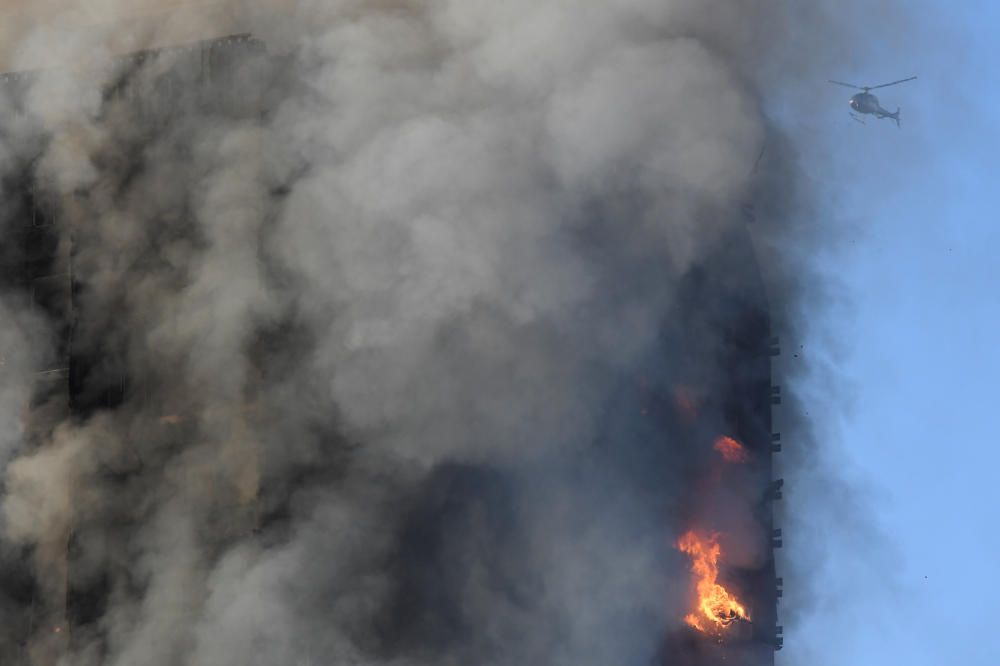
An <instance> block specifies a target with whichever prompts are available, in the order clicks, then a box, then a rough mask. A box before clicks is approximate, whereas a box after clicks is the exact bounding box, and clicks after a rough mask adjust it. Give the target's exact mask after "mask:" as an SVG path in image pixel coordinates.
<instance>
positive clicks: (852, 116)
mask: <svg viewBox="0 0 1000 666" xmlns="http://www.w3.org/2000/svg"><path fill="white" fill-rule="evenodd" d="M847 115H849V116H850V117H851V118H852V119H853V120H854V121H855V122H859V123H861V124H862V125H867V124H868V123H866V122H865V121H863V120H861V118H859V117H858V116H856V115H854V114H853V113H848V114H847Z"/></svg>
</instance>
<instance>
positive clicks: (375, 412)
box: [0, 0, 841, 666]
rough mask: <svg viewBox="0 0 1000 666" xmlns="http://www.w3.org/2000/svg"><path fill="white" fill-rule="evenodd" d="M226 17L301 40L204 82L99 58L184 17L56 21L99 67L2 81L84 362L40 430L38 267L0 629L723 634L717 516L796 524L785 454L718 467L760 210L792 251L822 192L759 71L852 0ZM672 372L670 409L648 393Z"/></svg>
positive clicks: (182, 656)
mask: <svg viewBox="0 0 1000 666" xmlns="http://www.w3.org/2000/svg"><path fill="white" fill-rule="evenodd" d="M789 4H790V5H793V4H795V3H789ZM108 8H110V10H112V11H114V10H116V9H117V5H114V4H113V3H109V4H108ZM207 16H210V17H213V18H211V19H210V20H209V21H208V24H209V26H210V27H209V28H206V26H205V25H199V26H198V27H199V29H208V30H209V31H210V32H216V33H220V32H224V31H228V30H230V24H229V23H225V24H223V23H221V21H222V19H221V18H219V17H222V16H225V17H227V18H226V20H227V21H228V20H229V19H230V18H232V17H234V16H235V17H237V18H238V19H239V20H238V23H239V25H240V26H241V29H245V30H247V31H249V32H251V33H252V34H254V35H255V36H258V37H259V38H260V39H261V40H263V42H264V43H265V44H267V48H268V49H269V50H270V51H271V53H270V54H269V55H267V56H266V57H265V56H264V55H260V54H258V55H252V54H250V52H249V51H245V50H242V49H244V47H243V46H239V45H238V44H237V45H234V46H233V47H232V50H231V54H233V55H231V56H226V57H230V58H231V62H230V63H229V68H228V70H227V71H228V72H229V73H228V74H227V76H226V77H225V78H224V79H220V80H218V81H214V82H213V83H212V85H213V88H212V90H213V92H212V95H213V97H212V100H213V101H206V99H205V92H204V91H205V85H204V82H203V77H204V69H203V67H204V63H203V62H202V61H198V60H196V58H195V57H194V56H192V55H191V53H192V51H186V50H184V49H178V50H175V51H168V52H165V53H164V54H163V55H162V56H160V57H159V58H156V59H152V58H151V59H148V60H137V59H131V60H114V61H112V62H113V63H114V64H112V65H108V64H107V62H108V61H107V58H106V56H108V55H109V54H111V53H114V52H116V51H118V50H120V47H118V46H115V44H120V43H122V42H123V41H128V40H131V42H130V47H129V48H130V49H132V50H135V48H137V47H142V46H143V45H157V46H159V45H161V44H162V43H164V42H169V41H176V40H177V39H178V38H177V37H176V34H178V33H176V32H175V31H178V30H179V28H178V27H177V24H176V23H170V22H168V23H167V24H166V25H167V27H166V28H164V30H169V31H170V35H171V37H170V38H169V39H167V38H165V37H164V35H163V34H162V33H158V32H157V30H156V29H155V26H153V27H150V25H149V24H142V25H143V28H142V29H133V30H131V31H130V32H129V35H128V40H125V38H124V37H123V36H122V35H121V34H119V32H118V30H120V28H119V27H116V26H119V25H121V24H120V23H116V21H115V20H111V19H114V18H115V16H114V14H113V13H112V14H111V15H110V19H109V20H107V21H106V22H105V23H102V24H97V25H96V27H93V26H92V27H91V29H90V30H88V31H78V32H77V33H73V34H75V35H77V36H76V37H74V38H73V39H70V40H58V41H59V43H58V48H56V47H55V46H53V47H52V48H53V50H57V51H59V52H60V53H61V54H62V56H61V57H62V60H63V62H64V63H85V64H84V65H82V66H81V65H77V66H70V67H67V66H63V67H60V68H55V69H52V70H51V71H45V72H40V73H36V74H32V75H31V76H28V77H25V78H23V79H20V80H19V82H18V83H17V86H19V87H18V89H17V90H14V86H12V87H11V89H10V90H9V91H8V95H7V98H6V99H4V100H3V103H4V112H3V118H4V120H3V123H2V125H3V165H4V168H5V170H6V171H7V172H8V173H9V175H10V177H11V178H12V179H15V176H16V175H17V174H21V173H28V174H29V176H28V181H29V182H30V186H31V188H32V191H33V192H34V196H35V198H36V200H37V202H39V203H38V205H39V206H40V207H41V208H43V209H44V210H45V211H46V214H47V215H49V216H50V217H51V219H52V220H53V224H55V225H57V228H58V235H59V237H60V238H62V239H65V242H67V243H69V240H70V239H71V241H72V244H71V249H67V250H66V251H65V252H64V253H62V254H59V258H57V260H56V265H55V266H54V268H53V272H60V271H65V272H67V273H69V272H71V273H72V275H73V279H74V281H75V284H76V285H77V286H76V287H75V288H74V293H73V308H74V313H75V315H74V321H75V325H74V329H73V331H72V335H71V339H72V348H73V354H74V355H75V357H77V358H86V359H88V361H87V367H86V368H84V369H76V368H74V369H71V370H72V372H71V375H72V376H71V378H70V381H71V382H74V396H75V398H74V400H76V401H77V404H76V405H75V406H72V407H73V408H72V409H61V408H60V407H59V405H58V404H56V403H58V401H59V398H58V397H50V398H48V399H47V400H48V401H46V400H41V399H36V402H39V403H40V404H38V405H37V406H36V407H35V409H34V410H33V411H32V412H31V413H32V414H37V415H38V416H37V417H36V420H38V421H39V424H38V426H37V427H36V428H35V429H34V430H32V431H31V433H28V432H27V431H26V430H25V428H24V427H23V425H21V419H22V413H23V412H24V411H25V409H26V407H27V403H28V401H29V399H30V397H31V393H32V388H31V381H30V379H29V376H30V374H31V372H32V371H34V370H40V369H42V368H46V367H49V366H50V365H51V363H50V361H51V359H52V358H53V357H56V356H58V353H57V352H56V351H53V348H54V347H55V346H56V345H55V343H49V342H48V341H49V340H51V339H52V338H55V337H57V332H56V331H51V330H50V331H49V332H45V333H43V332H42V331H43V330H44V329H43V327H42V324H41V323H40V321H41V318H40V317H39V316H37V315H34V316H31V314H30V311H29V308H28V307H27V306H26V305H24V304H22V303H21V302H20V301H19V300H18V298H19V297H18V296H17V294H18V293H19V292H18V291H17V290H16V289H10V290H9V296H7V297H5V301H4V303H5V306H4V307H5V310H6V311H8V312H9V314H7V313H5V314H4V321H5V324H4V326H3V327H2V329H0V340H2V341H3V343H4V352H3V377H2V379H0V418H3V420H4V425H5V426H6V427H5V428H4V431H3V432H4V433H5V434H4V436H3V439H2V440H0V461H2V462H3V463H4V465H5V470H4V481H3V490H4V496H3V504H2V509H3V513H2V516H3V518H2V520H3V523H2V525H3V546H2V547H3V553H4V561H5V562H11V563H13V562H16V561H19V560H18V558H19V557H22V556H23V557H25V558H27V561H28V564H27V567H28V569H29V572H28V573H27V574H26V579H27V580H31V581H34V582H33V583H31V584H30V585H29V584H28V583H24V584H23V585H22V587H24V586H28V587H30V588H31V589H23V590H21V593H20V596H17V595H14V596H12V597H11V599H9V600H6V601H5V602H4V611H5V616H9V617H13V618H15V620H14V621H13V622H9V623H5V627H4V629H3V630H2V631H3V632H4V633H5V635H4V636H3V643H2V646H0V648H2V649H3V650H6V652H4V653H3V658H4V660H5V663H30V664H48V663H55V659H56V655H62V661H61V662H59V663H64V664H74V665H80V666H83V665H87V666H90V665H94V666H96V665H98V664H101V665H104V664H108V665H114V666H167V665H173V664H194V665H206V666H209V665H211V666H226V665H230V664H231V665H233V666H235V665H240V666H246V665H252V664H262V665H263V664H354V663H365V664H398V665H402V664H435V665H439V664H533V663H548V664H575V665H577V666H581V665H589V664H593V665H595V666H596V665H604V664H608V663H637V664H638V663H649V662H651V661H652V660H654V659H657V658H660V659H663V660H664V661H665V663H694V662H691V661H690V660H691V659H692V658H693V657H691V656H690V655H688V653H687V652H686V650H687V649H688V648H686V647H684V645H683V644H676V645H675V644H672V643H670V640H669V639H665V638H664V636H669V635H671V632H673V631H676V630H678V628H677V627H676V626H675V625H677V623H678V618H680V617H682V616H683V615H684V614H685V613H686V612H687V610H686V609H687V606H688V604H689V598H688V588H687V585H688V576H687V562H686V561H685V559H684V558H683V556H680V555H679V554H677V553H676V552H674V550H673V549H672V543H673V541H674V540H675V539H676V537H677V535H678V534H679V533H680V532H681V531H683V530H684V529H686V528H687V527H688V526H689V522H690V521H691V520H698V519H701V518H702V517H706V516H710V517H712V519H713V520H716V521H717V522H718V523H719V527H720V529H722V528H724V529H725V531H726V532H727V533H728V534H730V535H733V536H732V539H733V543H732V544H728V545H729V546H731V547H732V552H733V558H734V559H735V561H736V563H737V564H738V565H740V566H746V567H748V568H752V567H753V566H755V565H761V564H762V563H763V562H764V561H765V559H766V557H767V554H766V542H767V538H768V535H767V534H766V529H767V528H768V527H769V526H768V525H766V524H765V522H762V521H761V520H760V519H759V516H757V515H755V513H754V511H753V505H754V502H755V501H756V499H755V497H756V496H757V495H759V494H760V493H761V492H762V491H763V487H764V485H765V483H766V479H765V478H762V477H761V475H760V474H756V473H749V472H747V473H746V474H740V473H737V474H736V475H735V476H734V477H733V486H732V489H731V490H729V491H727V493H728V494H721V493H715V492H714V491H712V492H708V493H702V495H701V497H702V499H703V501H702V500H694V499H692V497H694V496H699V493H700V492H701V489H699V488H698V487H695V485H696V484H694V483H693V481H692V480H693V479H695V478H697V475H696V474H694V473H693V471H692V470H696V469H701V468H703V467H704V466H705V464H706V463H705V461H706V459H707V457H708V456H710V455H711V451H710V444H711V441H712V438H713V437H715V436H716V435H718V434H722V430H723V429H724V428H726V427H727V426H730V425H731V423H730V421H729V420H727V418H728V417H727V416H726V413H727V412H726V410H727V407H726V406H725V405H724V404H721V402H723V401H722V399H721V397H720V396H721V395H722V394H723V393H724V392H725V391H730V390H732V389H731V387H732V386H734V385H735V386H742V385H743V384H741V382H744V383H745V381H749V380H744V379H741V378H739V377H735V378H734V377H733V376H732V374H731V373H732V369H731V368H725V367H722V366H721V365H720V363H719V362H717V361H716V360H714V359H716V358H717V357H719V356H720V354H721V355H723V356H724V355H725V354H726V353H729V352H728V351H727V350H729V349H730V348H731V347H732V346H733V345H734V344H735V343H734V342H733V340H732V336H733V335H734V333H733V331H732V330H731V327H730V321H731V318H732V317H736V318H739V317H741V316H743V315H742V314H741V313H742V312H743V310H745V309H748V308H749V309H752V308H753V307H755V306H758V305H760V303H759V296H758V295H757V291H758V290H759V289H760V287H759V285H757V284H755V280H756V278H755V272H754V269H753V268H752V263H753V258H752V257H751V256H748V255H747V254H746V253H745V252H744V251H743V250H740V249H739V248H737V247H735V245H738V243H737V242H736V241H734V239H742V238H745V237H744V235H743V234H744V231H743V228H744V225H745V224H746V220H747V215H746V204H747V202H750V201H755V200H757V201H758V202H759V206H758V211H757V217H758V219H760V218H762V217H767V219H766V220H765V221H763V222H762V223H761V224H760V225H759V229H760V232H759V233H760V234H761V235H762V238H761V240H760V242H761V243H763V244H764V246H766V247H767V248H770V249H771V250H774V248H777V249H778V250H779V251H780V252H787V251H788V248H787V247H785V246H783V245H782V239H783V238H785V239H787V237H783V236H781V234H782V233H783V232H784V231H785V230H786V229H790V227H788V226H787V225H786V221H787V220H789V219H790V218H791V217H792V213H793V212H795V211H798V210H800V208H799V204H800V202H799V198H800V197H801V196H802V192H801V189H799V188H798V187H797V186H796V184H795V183H796V180H795V179H796V177H795V176H794V174H793V173H791V172H792V171H793V169H792V168H790V167H789V166H788V164H787V161H786V157H787V154H786V153H785V151H784V149H783V148H782V147H781V145H782V144H781V142H780V141H778V142H777V144H775V143H774V141H775V138H774V137H773V136H772V138H768V137H769V134H773V130H771V129H770V128H769V124H768V122H767V120H766V119H765V117H764V114H763V111H762V104H761V98H760V93H761V90H763V89H765V88H767V87H768V86H777V85H779V84H788V83H791V84H794V82H795V81H796V80H797V78H798V77H799V76H806V75H812V74H813V73H814V69H813V65H814V64H815V63H816V62H820V61H821V59H822V58H823V57H824V56H822V55H818V56H816V57H815V59H813V60H810V59H808V58H806V57H804V55H803V54H801V53H800V54H799V56H800V57H797V58H792V56H793V55H794V48H789V42H788V41H786V39H795V38H796V37H795V35H797V34H814V35H815V34H826V35H835V34H841V31H840V28H839V27H838V26H837V25H836V24H835V23H834V22H833V21H832V20H831V19H829V18H828V17H827V16H825V14H824V11H823V10H822V9H819V8H817V9H812V10H805V9H801V8H797V9H796V8H793V7H789V6H784V5H783V4H782V3H767V4H764V3H735V2H734V3H729V2H709V3H705V2H681V1H674V2H663V1H660V0H658V1H653V0H629V1H628V2H618V3H604V4H601V3H583V2H571V1H568V0H547V1H544V2H539V1H537V0H536V1H532V2H526V1H517V2H487V1H485V0H462V1H446V0H426V1H423V2H418V1H414V2H403V1H399V2H388V1H384V2H375V1H370V2H360V1H354V2H349V1H341V2H299V3H289V5H288V6H282V5H281V4H280V3H279V4H275V5H269V6H265V5H264V4H263V3H262V4H261V5H259V6H258V5H254V4H253V3H250V4H249V5H245V4H243V3H241V4H239V5H236V6H234V7H232V8H227V10H226V11H222V10H220V9H219V8H218V7H216V8H214V9H213V10H212V11H211V12H208V14H207ZM213 21H219V22H220V23H219V24H218V25H214V24H213V23H212V22H213ZM128 25H130V26H132V25H133V24H132V23H128ZM792 26H794V30H793V28H792ZM61 30H63V28H62V27H60V30H55V28H54V27H53V26H52V25H43V26H42V27H39V28H37V29H35V30H34V31H33V32H29V33H28V34H27V36H25V37H24V38H23V41H21V42H19V43H18V44H19V45H18V48H16V49H13V52H14V53H15V55H14V60H13V62H14V63H15V64H16V65H21V66H23V67H25V68H27V67H29V66H32V63H33V62H34V60H33V58H35V57H36V56H37V54H38V53H39V52H44V50H45V49H46V48H47V47H48V45H49V44H50V43H52V41H53V40H55V39H56V38H55V37H54V35H62V34H64V32H62V31H61ZM786 33H787V37H786ZM80 35H82V36H80ZM137 39H138V40H140V42H139V43H138V44H135V43H133V42H135V40H137ZM831 40H832V37H831ZM792 46H793V47H794V46H795V44H794V43H793V44H792ZM809 47H810V48H813V49H815V48H816V45H815V44H814V43H810V44H809ZM820 52H821V53H822V51H820ZM220 57H223V56H220ZM102 63H104V64H102ZM811 63H812V64H811ZM200 77H201V78H200ZM102 91H114V94H110V93H108V94H105V96H103V97H102ZM220 91H222V92H220ZM219 100H221V101H219ZM248 109H249V110H250V111H248ZM765 146H768V147H767V148H765ZM772 146H774V147H772ZM767 151H771V152H770V153H769V152H767ZM775 155H777V157H776V156H775ZM762 156H763V157H762ZM11 183H12V184H11V185H8V186H7V187H6V188H5V195H6V196H8V197H15V196H16V193H17V192H19V191H20V189H19V188H23V186H24V183H23V182H22V181H16V182H15V180H12V181H11ZM8 208H9V214H8V215H6V216H5V217H9V218H10V219H9V220H7V222H6V224H7V226H8V227H9V228H12V225H14V224H15V218H16V217H17V216H18V215H19V214H21V213H22V212H23V211H21V209H20V208H16V207H14V206H13V205H11V206H8ZM789 233H791V231H789ZM795 233H796V234H799V236H796V238H797V239H799V240H801V234H800V232H799V231H796V232H795ZM741 242H742V241H741ZM797 242H798V240H797V241H796V244H797ZM780 256H784V255H780ZM781 261H784V262H789V263H787V264H784V263H778V259H776V260H775V262H776V263H775V266H776V268H775V270H776V271H777V272H778V277H777V279H776V280H774V285H775V289H776V291H775V292H773V293H772V302H771V307H772V316H773V317H774V318H775V320H776V322H777V323H776V325H777V326H778V327H780V326H783V325H785V324H786V323H787V321H788V319H789V318H790V317H792V316H793V315H794V312H795V311H796V307H797V304H798V300H797V299H798V298H799V293H798V292H799V289H800V288H801V283H799V282H797V281H793V280H789V279H788V278H789V276H788V275H787V274H786V273H785V272H784V269H783V268H782V267H783V266H785V265H791V266H793V267H795V268H796V270H797V269H798V268H799V266H798V264H797V262H796V261H794V260H793V261H789V260H788V259H787V257H786V258H783V259H781ZM720 263H724V264H725V265H726V266H727V267H728V268H727V270H726V273H727V275H725V276H723V277H722V278H719V277H716V276H715V272H717V270H718V268H717V267H718V265H719V264H720ZM62 264H66V265H65V266H63V265H62ZM707 265H708V266H712V267H713V268H712V269H711V272H712V275H711V276H709V277H707V278H705V280H707V282H705V284H703V285H702V287H700V288H698V287H692V286H691V285H692V284H693V283H694V284H701V282H699V278H697V275H698V274H699V271H704V270H705V268H704V267H705V266H707ZM692 276H694V277H692ZM702 282H704V280H703V281H702ZM789 285H794V286H789ZM699 289H700V291H699ZM719 293H724V294H726V295H727V296H726V298H721V299H715V298H709V299H707V300H702V298H703V297H706V296H716V295H718V294H719ZM14 322H16V324H15V323H14ZM53 326H54V325H53ZM51 328H52V326H50V329H51ZM123 383H124V386H122V384H123ZM684 387H692V390H693V391H694V392H695V393H697V395H696V396H695V399H696V401H697V402H698V403H699V405H700V406H701V408H702V411H703V415H702V417H701V418H702V420H703V421H702V425H699V426H698V427H697V428H695V430H696V431H697V432H688V431H684V432H685V433H686V434H683V435H681V434H678V432H679V431H678V429H677V427H675V426H676V423H675V422H674V421H673V420H671V419H672V418H673V417H670V418H668V417H666V416H663V417H662V418H649V417H650V416H653V417H656V416H658V415H662V414H666V413H667V412H668V411H670V409H671V407H670V405H669V404H666V406H665V402H666V403H670V400H669V398H665V397H664V396H670V395H673V394H674V392H675V391H677V390H680V389H682V388H684ZM116 392H117V393H116ZM111 393H115V395H117V396H118V397H117V398H114V399H113V398H110V397H109V394H111ZM56 395H57V396H58V394H56ZM713 401H715V402H713ZM706 422H707V423H710V424H712V425H710V426H706V425H704V424H705V423H706ZM689 430H690V429H689ZM694 441H704V442H707V444H708V445H707V446H706V447H704V449H705V450H702V449H699V448H697V447H696V446H694V445H693V444H692V442H694ZM11 567H15V568H16V565H15V564H11ZM19 584H20V583H19ZM665 640H666V644H667V647H666V648H664V647H663V646H664V641H665ZM664 650H667V653H666V654H662V653H663V651H664ZM657 655H659V656H657ZM743 658H744V659H745V660H746V661H745V663H766V661H765V657H761V656H759V655H757V653H753V655H750V654H749V653H748V654H746V655H744V656H743ZM768 658H769V657H768ZM705 663H708V662H705Z"/></svg>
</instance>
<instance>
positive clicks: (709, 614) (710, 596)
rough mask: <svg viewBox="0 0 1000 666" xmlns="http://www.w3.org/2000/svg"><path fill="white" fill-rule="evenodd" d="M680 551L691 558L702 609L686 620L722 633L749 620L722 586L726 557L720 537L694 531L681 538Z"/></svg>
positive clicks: (699, 606) (690, 623)
mask: <svg viewBox="0 0 1000 666" xmlns="http://www.w3.org/2000/svg"><path fill="white" fill-rule="evenodd" d="M677 548H678V549H679V550H680V551H681V552H683V553H686V554H687V555H690V556H691V571H692V573H694V575H695V576H696V577H697V582H696V585H695V588H696V591H697V594H698V607H697V610H696V611H695V612H694V613H690V614H688V615H687V616H686V617H685V618H684V621H685V622H686V623H687V624H689V625H691V626H692V627H694V628H695V629H697V630H698V631H702V632H705V633H708V632H709V631H712V630H714V631H715V632H720V631H722V630H723V629H725V628H726V627H728V626H729V625H731V624H732V623H734V622H736V621H737V620H738V619H743V620H747V621H749V620H750V615H749V613H747V610H746V608H744V607H743V605H742V604H740V602H739V601H737V600H736V598H735V597H733V595H731V594H730V593H729V591H728V590H726V588H724V587H723V586H722V585H719V583H718V578H719V558H720V557H721V556H722V548H721V547H720V546H719V535H718V534H711V535H709V536H707V537H702V536H699V535H698V534H697V533H695V531H694V530H691V531H689V532H687V533H686V534H685V535H684V536H682V537H681V538H680V540H679V541H678V542H677ZM706 621H707V622H706Z"/></svg>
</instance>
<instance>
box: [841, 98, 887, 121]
mask: <svg viewBox="0 0 1000 666" xmlns="http://www.w3.org/2000/svg"><path fill="white" fill-rule="evenodd" d="M847 103H848V104H849V105H850V107H851V108H852V109H854V110H855V111H857V112H858V113H865V114H868V115H872V116H875V117H877V118H893V117H895V115H896V114H894V113H890V112H889V111H886V110H885V109H883V108H882V106H881V105H880V104H879V103H878V97H876V96H875V95H873V94H871V93H869V92H859V93H858V94H856V95H853V96H852V97H851V99H849V100H848V101H847Z"/></svg>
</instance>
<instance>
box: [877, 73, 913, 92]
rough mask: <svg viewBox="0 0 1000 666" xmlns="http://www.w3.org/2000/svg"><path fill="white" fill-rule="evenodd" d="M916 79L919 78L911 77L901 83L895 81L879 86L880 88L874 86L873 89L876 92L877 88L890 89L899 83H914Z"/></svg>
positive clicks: (901, 80)
mask: <svg viewBox="0 0 1000 666" xmlns="http://www.w3.org/2000/svg"><path fill="white" fill-rule="evenodd" d="M915 78H917V77H915V76H911V77H910V78H908V79H900V80H899V81H893V82H892V83H883V84H882V85H879V86H872V87H871V89H872V90H875V88H888V87H889V86H894V85H896V84H897V83H906V82H907V81H912V80H913V79H915Z"/></svg>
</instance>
